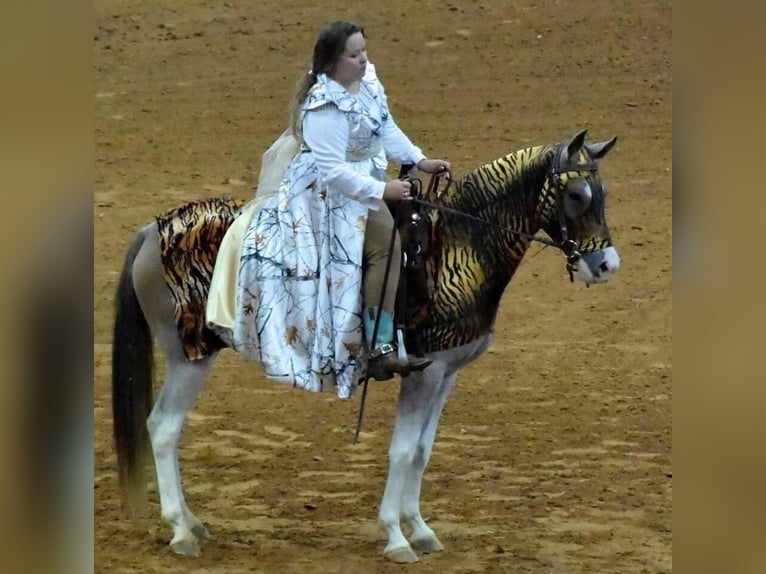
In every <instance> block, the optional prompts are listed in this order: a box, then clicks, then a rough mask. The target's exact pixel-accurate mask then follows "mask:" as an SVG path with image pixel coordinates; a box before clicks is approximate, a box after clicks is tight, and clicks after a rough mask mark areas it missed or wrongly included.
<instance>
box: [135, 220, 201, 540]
mask: <svg viewBox="0 0 766 574" xmlns="http://www.w3.org/2000/svg"><path fill="white" fill-rule="evenodd" d="M133 283H134V286H135V290H136V296H137V297H138V300H139V303H140V305H141V309H142V310H143V312H144V315H145V316H146V320H147V322H148V323H149V327H150V328H151V330H152V331H153V333H154V335H155V337H156V338H157V342H158V343H159V346H160V348H161V349H162V351H163V352H164V355H165V360H166V374H165V381H164V383H163V385H162V390H161V391H160V394H159V397H158V398H157V402H156V403H155V404H154V407H153V408H152V412H151V414H150V415H149V419H148V421H147V427H148V430H149V438H150V440H151V444H152V451H153V453H154V462H155V467H156V471H157V487H158V490H159V495H160V505H161V508H162V518H163V519H164V520H165V522H167V523H168V524H169V525H170V526H171V527H172V528H173V539H172V540H171V542H170V546H171V548H172V549H173V550H174V551H175V552H177V553H179V554H185V555H197V554H199V544H198V542H197V538H207V537H208V536H209V534H208V532H207V529H206V528H205V527H204V526H203V525H202V523H201V522H200V521H199V520H198V519H197V518H196V517H195V516H194V515H193V514H192V513H191V512H190V511H189V509H188V508H187V506H186V501H185V500H184V495H183V490H182V486H181V473H180V469H179V464H178V441H179V438H180V436H181V430H182V428H183V425H184V422H185V420H186V415H187V413H188V412H189V410H190V409H191V408H192V405H193V404H194V401H195V399H196V398H197V395H198V394H199V391H200V389H201V388H202V384H203V383H204V380H205V375H206V374H207V372H208V369H209V368H210V365H211V363H212V358H208V359H204V360H201V361H194V362H190V361H187V360H186V357H185V355H184V352H183V347H182V345H181V340H180V337H179V336H178V330H177V328H176V324H175V314H174V306H173V301H172V298H171V296H170V292H169V290H168V288H167V285H166V284H165V279H164V276H163V269H162V263H161V260H160V252H159V240H158V238H157V237H156V231H154V233H153V234H151V235H150V237H149V238H148V240H147V241H145V242H144V245H143V246H142V248H141V251H139V253H138V255H137V256H136V261H135V263H134V266H133Z"/></svg>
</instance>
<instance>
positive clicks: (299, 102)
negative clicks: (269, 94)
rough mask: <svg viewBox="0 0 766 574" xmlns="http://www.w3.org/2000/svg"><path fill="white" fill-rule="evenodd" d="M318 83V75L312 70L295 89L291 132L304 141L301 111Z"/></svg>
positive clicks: (291, 103) (291, 114)
mask: <svg viewBox="0 0 766 574" xmlns="http://www.w3.org/2000/svg"><path fill="white" fill-rule="evenodd" d="M316 83H317V76H316V73H315V72H314V71H313V70H312V71H309V72H308V73H306V74H304V75H303V76H302V77H301V79H300V80H299V81H298V85H297V86H296V88H295V95H294V96H293V100H292V102H290V131H291V132H292V133H293V135H294V136H295V137H296V138H298V139H299V140H300V139H302V137H301V136H302V132H303V126H302V125H301V124H302V115H301V111H302V108H303V102H305V101H306V98H307V97H308V95H309V90H311V88H312V87H313V86H314V84H316Z"/></svg>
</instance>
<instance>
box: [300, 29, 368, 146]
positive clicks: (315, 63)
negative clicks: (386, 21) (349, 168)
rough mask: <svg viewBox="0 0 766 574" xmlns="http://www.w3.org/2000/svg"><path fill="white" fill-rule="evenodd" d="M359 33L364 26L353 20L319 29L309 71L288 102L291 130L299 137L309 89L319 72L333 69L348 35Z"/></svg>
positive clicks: (326, 72)
mask: <svg viewBox="0 0 766 574" xmlns="http://www.w3.org/2000/svg"><path fill="white" fill-rule="evenodd" d="M357 33H361V34H362V35H364V28H362V26H361V25H359V24H357V23H355V22H331V23H329V24H327V25H326V26H325V27H324V28H322V29H321V30H320V31H319V37H318V38H317V41H316V44H314V57H313V58H312V60H311V71H310V72H308V73H307V74H304V75H303V76H302V77H301V79H300V80H299V81H298V85H297V87H296V90H295V95H294V96H293V100H292V103H291V104H290V126H291V128H292V132H293V133H294V134H295V135H296V136H297V137H298V138H300V137H301V131H302V129H301V108H302V106H303V102H305V101H306V97H307V96H308V93H309V90H310V89H311V87H312V86H313V85H314V84H316V81H317V76H318V75H319V74H330V75H332V73H333V72H334V71H335V67H336V66H337V65H338V60H339V59H340V57H341V55H342V54H343V52H344V50H345V49H346V41H347V40H348V38H349V36H353V35H354V34H357Z"/></svg>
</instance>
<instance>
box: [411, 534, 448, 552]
mask: <svg viewBox="0 0 766 574" xmlns="http://www.w3.org/2000/svg"><path fill="white" fill-rule="evenodd" d="M410 544H412V547H413V548H414V549H415V550H417V551H418V552H422V553H423V554H430V553H431V552H441V551H442V550H444V546H443V545H442V543H441V542H439V539H438V538H436V536H432V537H429V538H421V539H419V540H410Z"/></svg>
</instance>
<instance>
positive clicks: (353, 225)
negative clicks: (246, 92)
mask: <svg viewBox="0 0 766 574" xmlns="http://www.w3.org/2000/svg"><path fill="white" fill-rule="evenodd" d="M291 112H292V114H291V115H292V126H291V132H292V135H293V136H294V137H295V138H296V140H294V141H299V142H300V151H299V152H298V153H297V154H296V155H295V156H294V157H293V159H292V161H291V162H290V164H289V167H288V168H287V170H286V171H285V172H284V176H283V178H282V179H281V185H280V186H279V189H278V192H277V193H276V195H274V196H273V197H269V198H268V199H266V200H265V203H264V205H263V207H262V208H261V209H260V211H258V212H257V213H256V215H255V216H254V218H253V221H252V223H251V225H250V227H249V228H248V231H247V233H246V237H245V242H244V249H243V254H242V263H241V265H240V273H239V286H238V292H239V293H240V294H242V293H245V295H244V296H240V301H239V304H238V306H237V321H236V323H237V325H236V328H235V333H234V346H235V349H236V350H237V351H240V352H242V351H245V352H248V351H249V352H250V353H251V354H257V355H258V359H259V360H261V361H262V362H263V363H264V366H265V368H266V373H267V375H268V376H271V377H278V378H287V379H288V380H292V381H293V383H294V384H295V385H296V386H299V387H302V388H306V389H309V390H321V388H322V386H323V384H324V383H325V380H326V379H327V378H328V377H329V378H330V379H331V380H332V379H334V380H333V382H334V383H335V384H337V385H338V387H339V388H338V393H339V395H340V396H341V397H345V396H349V395H350V394H351V392H352V391H353V388H354V387H355V385H356V383H357V380H358V378H359V374H360V368H361V362H360V359H361V358H362V357H361V355H362V349H363V347H362V344H361V343H362V326H363V331H364V336H365V339H366V341H367V342H368V345H369V347H370V348H371V349H372V353H371V360H370V364H369V366H368V369H369V370H368V372H369V374H370V375H372V377H373V378H376V379H378V380H385V379H389V378H391V377H392V375H393V373H396V372H401V370H402V368H403V367H404V366H405V365H404V364H403V363H402V362H401V361H400V359H399V358H397V349H396V346H395V344H394V322H393V313H394V304H395V299H396V291H397V285H398V280H399V267H400V257H401V255H400V248H399V244H398V238H397V242H396V244H395V248H394V251H393V254H392V263H391V270H390V272H389V276H388V281H387V284H386V289H385V296H384V298H383V306H382V310H381V317H380V323H379V326H378V332H377V336H376V339H375V341H374V342H371V338H372V331H373V325H374V322H375V318H376V315H377V314H378V308H377V306H378V305H379V303H380V300H381V293H382V287H383V283H384V278H385V269H386V261H387V258H388V254H389V253H388V252H389V246H390V238H391V232H392V227H393V225H394V221H393V218H392V217H391V213H390V212H389V210H388V208H387V206H386V205H385V203H384V202H383V200H384V199H385V200H389V201H401V200H405V201H406V200H408V199H411V196H410V183H408V182H406V181H401V180H393V181H386V174H385V170H386V166H387V158H390V159H392V160H394V161H395V162H396V163H398V164H400V165H401V164H403V163H414V164H416V165H417V167H418V169H420V170H422V171H424V172H427V173H434V172H437V171H442V170H449V169H450V165H449V163H448V162H446V161H443V160H434V159H427V158H426V157H425V155H423V153H422V151H421V150H420V148H418V147H416V146H414V145H413V144H412V142H410V140H409V139H408V138H407V136H405V135H404V133H402V131H401V130H400V129H399V128H398V127H397V125H396V123H395V122H394V119H393V118H392V117H391V114H390V112H389V111H388V106H387V103H386V96H385V93H384V90H383V86H382V85H381V83H380V82H379V80H378V78H377V76H376V75H375V68H374V67H373V66H372V64H370V63H369V62H368V60H367V49H366V42H365V37H364V30H363V29H362V27H361V26H359V25H357V24H354V23H350V22H333V23H331V24H329V25H327V26H326V27H325V28H323V29H322V31H321V32H320V34H319V37H318V39H317V42H316V45H315V47H314V56H313V61H312V68H311V71H310V72H308V73H307V74H306V75H305V77H303V78H302V79H301V81H300V82H299V84H298V89H297V91H296V95H295V97H294V99H293V102H292V107H291ZM265 169H269V168H268V166H266V167H265ZM280 173H281V171H280ZM262 175H263V171H262ZM363 268H364V273H362V271H363ZM248 294H250V295H251V296H248ZM360 294H361V296H362V301H360V300H359V296H360ZM360 310H361V311H362V312H361V324H360ZM408 362H409V365H408V366H409V368H410V369H412V370H418V369H422V368H425V367H426V366H427V365H428V361H425V360H424V359H417V358H412V357H410V358H408Z"/></svg>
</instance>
